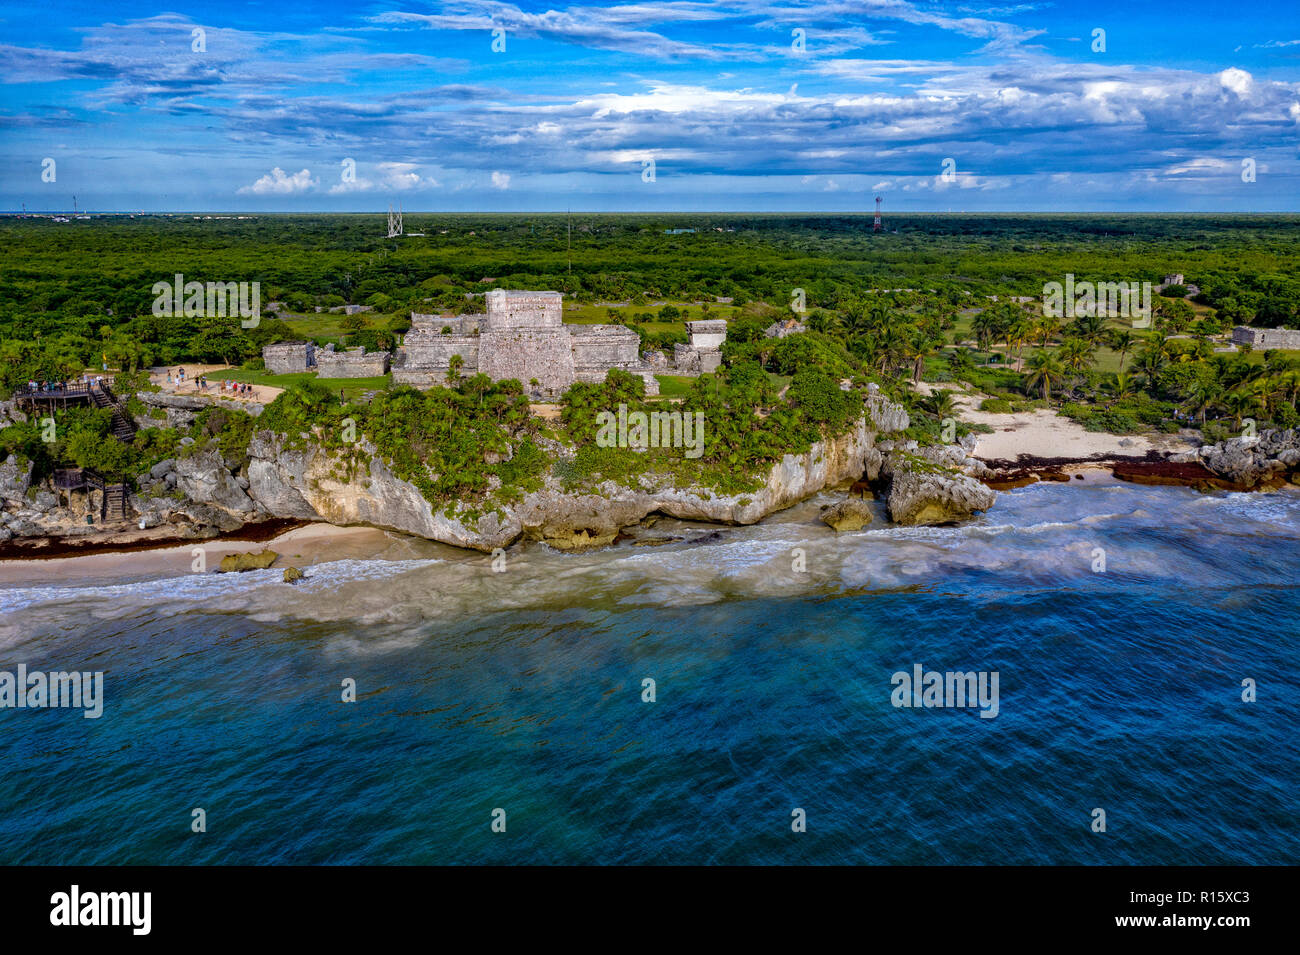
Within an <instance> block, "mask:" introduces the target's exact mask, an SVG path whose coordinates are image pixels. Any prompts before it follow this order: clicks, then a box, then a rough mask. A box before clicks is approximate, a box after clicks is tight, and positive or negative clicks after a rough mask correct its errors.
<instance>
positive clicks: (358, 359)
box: [316, 344, 389, 378]
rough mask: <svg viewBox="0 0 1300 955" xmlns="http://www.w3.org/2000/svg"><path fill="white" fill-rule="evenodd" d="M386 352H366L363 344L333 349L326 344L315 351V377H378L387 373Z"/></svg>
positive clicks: (332, 346) (331, 345)
mask: <svg viewBox="0 0 1300 955" xmlns="http://www.w3.org/2000/svg"><path fill="white" fill-rule="evenodd" d="M388 357H389V356H388V352H386V351H372V352H368V351H366V349H365V346H364V345H358V346H357V347H356V348H349V349H347V350H346V351H335V350H334V345H333V344H330V345H326V346H325V348H324V349H323V350H321V351H318V352H317V353H316V377H317V378H378V377H380V376H381V375H386V374H388Z"/></svg>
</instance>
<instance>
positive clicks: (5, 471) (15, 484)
mask: <svg viewBox="0 0 1300 955" xmlns="http://www.w3.org/2000/svg"><path fill="white" fill-rule="evenodd" d="M31 486H32V462H31V461H27V462H25V463H23V464H19V463H18V459H17V458H16V457H14V456H13V455H12V454H11V455H9V457H7V458H6V459H5V461H4V463H3V464H0V501H4V502H5V503H7V504H18V505H22V504H24V503H26V502H27V489H28V488H29V487H31Z"/></svg>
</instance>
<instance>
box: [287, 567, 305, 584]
mask: <svg viewBox="0 0 1300 955" xmlns="http://www.w3.org/2000/svg"><path fill="white" fill-rule="evenodd" d="M305 576H307V575H306V574H304V573H303V572H302V571H301V570H299V569H298V568H297V567H286V568H285V569H284V582H285V583H286V584H296V583H297V582H298V581H300V580H302V579H303V578H304V577H305Z"/></svg>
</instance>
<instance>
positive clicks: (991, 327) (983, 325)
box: [970, 308, 1000, 351]
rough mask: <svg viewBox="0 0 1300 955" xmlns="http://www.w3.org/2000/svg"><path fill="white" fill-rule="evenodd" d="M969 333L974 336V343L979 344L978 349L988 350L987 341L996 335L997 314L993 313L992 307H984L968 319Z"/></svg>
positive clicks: (997, 330)
mask: <svg viewBox="0 0 1300 955" xmlns="http://www.w3.org/2000/svg"><path fill="white" fill-rule="evenodd" d="M970 330H971V334H973V335H974V336H975V344H976V345H978V346H979V349H980V351H988V350H989V343H990V342H992V341H993V340H994V339H995V338H997V337H998V332H999V330H1000V329H999V325H998V320H997V316H996V315H994V314H993V310H992V309H988V308H986V309H984V310H983V311H982V312H980V313H979V314H978V315H976V316H975V317H974V318H972V319H971V320H970Z"/></svg>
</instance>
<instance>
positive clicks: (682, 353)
mask: <svg viewBox="0 0 1300 955" xmlns="http://www.w3.org/2000/svg"><path fill="white" fill-rule="evenodd" d="M686 335H687V339H688V341H687V343H686V344H685V345H674V346H673V367H674V370H675V371H676V373H677V374H679V375H707V374H710V373H711V372H715V371H717V370H718V368H719V366H721V364H722V351H721V349H722V343H723V342H725V341H726V340H727V322H726V320H725V319H722V318H710V319H704V320H702V321H697V322H687V323H686Z"/></svg>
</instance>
